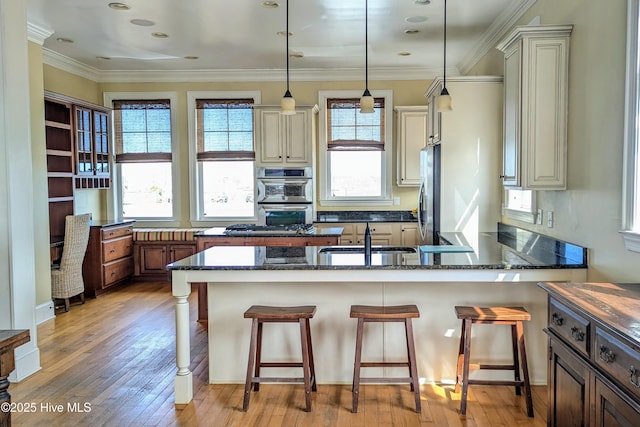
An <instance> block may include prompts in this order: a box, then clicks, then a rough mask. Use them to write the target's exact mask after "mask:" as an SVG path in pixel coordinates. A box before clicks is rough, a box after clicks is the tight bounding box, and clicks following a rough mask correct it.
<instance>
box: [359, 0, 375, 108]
mask: <svg viewBox="0 0 640 427" xmlns="http://www.w3.org/2000/svg"><path fill="white" fill-rule="evenodd" d="M364 88H365V89H364V93H363V94H362V98H360V112H361V113H365V114H369V113H375V109H374V108H373V105H374V100H373V96H371V93H370V92H369V0H365V1H364Z"/></svg>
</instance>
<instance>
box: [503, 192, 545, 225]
mask: <svg viewBox="0 0 640 427" xmlns="http://www.w3.org/2000/svg"><path fill="white" fill-rule="evenodd" d="M509 191H530V192H531V193H530V196H531V200H530V203H531V209H524V208H522V209H518V208H514V207H510V206H509V200H510V197H509ZM503 197H504V199H503V200H504V205H503V207H502V211H503V214H504V215H505V216H507V217H508V218H511V219H515V220H517V221H522V222H528V223H530V224H542V222H541V221H542V218H538V211H537V207H536V192H535V191H534V190H520V189H517V188H505V189H504V196H503Z"/></svg>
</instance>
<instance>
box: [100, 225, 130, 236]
mask: <svg viewBox="0 0 640 427" xmlns="http://www.w3.org/2000/svg"><path fill="white" fill-rule="evenodd" d="M130 234H131V235H132V234H133V225H126V226H124V227H108V228H104V229H103V230H102V240H109V239H115V238H117V237H122V236H128V235H130Z"/></svg>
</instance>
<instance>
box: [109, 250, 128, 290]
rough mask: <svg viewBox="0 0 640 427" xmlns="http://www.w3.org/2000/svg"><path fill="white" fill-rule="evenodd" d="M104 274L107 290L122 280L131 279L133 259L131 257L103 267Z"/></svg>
mask: <svg viewBox="0 0 640 427" xmlns="http://www.w3.org/2000/svg"><path fill="white" fill-rule="evenodd" d="M102 274H103V278H104V287H105V288H106V287H107V286H109V285H112V284H114V283H116V282H119V281H120V280H123V279H126V278H128V277H131V275H132V274H133V257H131V256H130V257H126V258H122V259H120V260H118V261H114V262H111V263H109V264H105V265H104V266H103V267H102Z"/></svg>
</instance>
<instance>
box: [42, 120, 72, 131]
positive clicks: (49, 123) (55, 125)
mask: <svg viewBox="0 0 640 427" xmlns="http://www.w3.org/2000/svg"><path fill="white" fill-rule="evenodd" d="M44 125H45V126H49V127H52V128H56V129H66V130H71V125H70V124H68V123H58V122H54V121H51V120H45V121H44Z"/></svg>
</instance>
